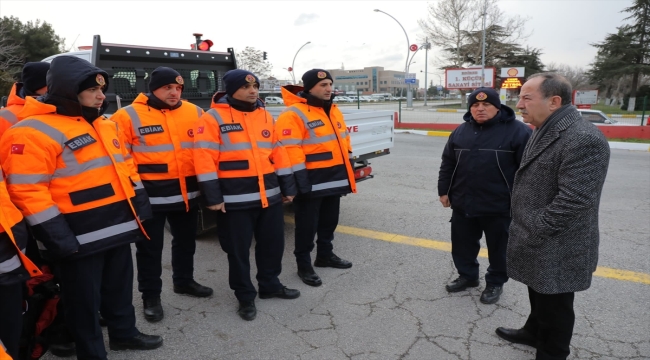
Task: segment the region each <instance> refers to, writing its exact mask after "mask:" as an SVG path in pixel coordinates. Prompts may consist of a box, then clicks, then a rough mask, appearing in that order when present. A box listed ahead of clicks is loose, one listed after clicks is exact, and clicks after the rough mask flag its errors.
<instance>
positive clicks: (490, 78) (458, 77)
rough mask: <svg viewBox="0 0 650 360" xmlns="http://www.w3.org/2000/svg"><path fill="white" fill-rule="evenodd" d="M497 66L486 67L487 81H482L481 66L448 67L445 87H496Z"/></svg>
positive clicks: (451, 88) (450, 88)
mask: <svg viewBox="0 0 650 360" xmlns="http://www.w3.org/2000/svg"><path fill="white" fill-rule="evenodd" d="M495 75H496V74H495V68H493V67H486V68H485V81H484V82H483V83H481V68H478V69H477V68H472V69H447V70H445V88H447V89H449V90H453V89H476V88H478V87H481V86H484V87H491V88H493V87H494V80H495Z"/></svg>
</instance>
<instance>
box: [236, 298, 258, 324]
mask: <svg viewBox="0 0 650 360" xmlns="http://www.w3.org/2000/svg"><path fill="white" fill-rule="evenodd" d="M237 314H238V315H239V316H240V317H241V318H242V319H244V320H246V321H251V320H255V317H256V316H257V308H256V307H255V302H254V301H240V302H239V309H238V310H237Z"/></svg>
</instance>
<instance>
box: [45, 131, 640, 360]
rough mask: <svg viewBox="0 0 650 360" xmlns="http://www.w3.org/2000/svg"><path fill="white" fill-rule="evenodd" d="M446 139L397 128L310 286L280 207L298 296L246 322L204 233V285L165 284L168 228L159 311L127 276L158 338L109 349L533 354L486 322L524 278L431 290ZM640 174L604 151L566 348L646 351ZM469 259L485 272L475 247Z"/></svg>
mask: <svg viewBox="0 0 650 360" xmlns="http://www.w3.org/2000/svg"><path fill="white" fill-rule="evenodd" d="M445 141H446V138H436V137H426V136H419V135H412V134H398V135H396V145H395V148H394V149H393V153H392V154H391V155H389V156H385V157H382V158H378V159H375V160H374V161H372V166H373V169H374V173H375V174H376V177H375V178H374V179H372V180H368V181H365V182H361V183H360V184H359V185H358V188H359V193H358V194H354V195H350V196H346V197H344V198H343V199H342V204H341V219H340V226H339V229H338V230H337V234H336V239H335V243H334V250H335V252H336V253H337V254H338V255H340V256H341V257H343V258H346V259H349V260H351V261H352V262H353V263H354V266H353V267H352V268H351V269H347V270H338V269H318V268H317V272H318V273H319V275H320V276H321V277H322V279H323V285H322V286H321V287H318V288H312V287H309V286H307V285H304V284H303V283H302V282H301V281H300V280H299V279H298V277H297V275H296V265H295V262H294V259H293V255H292V251H293V238H294V237H293V224H292V223H291V222H290V221H291V219H292V217H291V213H290V211H287V220H288V221H287V223H286V224H285V237H286V244H287V245H286V248H285V257H284V260H283V268H284V270H283V273H282V274H281V276H280V279H281V281H282V282H283V283H284V284H285V285H286V286H288V287H291V288H298V289H300V291H301V292H302V296H301V297H300V298H298V299H295V300H280V299H269V300H260V299H258V300H257V301H256V304H257V308H258V316H257V319H256V320H254V321H252V322H246V321H243V320H241V319H240V318H239V316H238V315H237V314H236V310H237V301H236V299H235V297H234V295H233V292H232V291H231V290H230V289H229V287H228V280H227V279H228V266H227V259H226V256H225V254H224V253H223V251H221V249H220V247H219V243H218V241H217V239H216V235H215V233H214V232H210V233H207V234H205V235H203V236H202V237H201V238H200V239H199V240H198V244H197V253H196V257H195V267H196V270H195V277H196V279H197V281H199V282H200V283H202V284H205V285H208V286H211V287H213V288H214V289H215V294H214V295H213V296H212V297H211V298H208V299H196V298H191V297H185V296H179V295H176V294H174V293H173V292H172V290H171V265H170V251H169V250H170V246H169V245H168V244H169V241H170V236H169V234H168V235H167V239H166V240H167V244H166V249H165V252H164V256H163V262H164V270H163V283H164V284H163V286H164V288H163V307H164V310H165V318H164V319H163V320H162V321H161V322H159V323H155V324H150V323H147V322H146V321H145V320H144V318H143V316H142V304H141V301H140V299H139V293H138V292H137V285H135V286H134V305H135V307H136V314H137V318H138V327H139V329H140V330H141V331H143V332H145V333H149V334H160V335H162V336H163V337H164V341H165V343H164V345H163V347H162V348H160V349H157V350H153V351H146V352H134V351H122V352H109V358H110V359H324V360H325V359H326V360H333V359H357V360H361V359H475V360H479V359H485V360H494V359H513V360H514V359H534V350H533V349H532V348H530V347H526V346H523V345H511V344H509V343H507V342H505V341H503V340H501V339H500V338H498V337H497V336H496V335H495V333H494V330H495V329H496V328H497V327H498V326H507V327H520V326H522V325H523V324H524V322H525V319H526V316H527V314H528V311H529V305H528V296H527V292H526V287H525V286H524V285H523V284H521V283H517V282H514V281H510V282H508V283H507V284H506V286H505V288H504V294H503V295H502V297H501V300H500V301H499V302H498V303H497V304H496V305H484V304H481V303H480V302H479V296H480V293H481V291H482V290H483V288H484V282H483V279H481V282H482V284H481V286H480V287H479V288H477V289H472V290H469V291H466V292H461V293H456V294H448V293H447V292H446V291H445V289H444V285H445V283H447V282H448V281H450V280H452V279H453V278H454V277H455V276H456V272H455V269H454V266H453V263H452V261H451V255H450V254H449V252H448V250H446V249H448V247H449V237H450V225H449V222H448V221H449V218H450V215H451V211H450V210H449V209H443V208H442V207H441V206H440V204H439V203H438V201H437V191H436V179H437V170H438V167H439V165H440V154H441V152H442V147H443V145H444V142H445ZM648 180H650V153H647V152H631V151H624V150H613V151H612V157H611V163H610V168H609V174H608V176H607V180H606V184H605V189H604V192H603V197H602V202H601V211H600V214H601V217H600V230H601V246H600V262H599V265H600V266H601V268H599V271H598V274H599V276H596V277H594V281H593V284H592V287H591V288H590V289H589V290H587V291H584V292H580V293H578V294H576V299H575V309H576V324H575V330H574V337H573V341H572V349H571V352H572V355H571V357H570V358H571V359H649V358H650V335H648V334H649V333H650V239H649V234H650V225H649V224H650V223H649V221H648V219H649V218H650V186H649V184H648ZM483 246H485V245H483ZM479 261H480V263H481V273H482V274H484V272H485V268H486V267H487V259H485V258H480V259H479ZM251 262H252V264H254V260H253V258H251ZM253 266H254V265H253ZM626 271H627V272H626ZM254 273H255V272H254V270H253V276H254ZM104 332H105V333H106V331H104ZM107 344H108V343H107ZM54 358H55V357H53V356H52V355H49V354H48V355H46V357H45V359H54Z"/></svg>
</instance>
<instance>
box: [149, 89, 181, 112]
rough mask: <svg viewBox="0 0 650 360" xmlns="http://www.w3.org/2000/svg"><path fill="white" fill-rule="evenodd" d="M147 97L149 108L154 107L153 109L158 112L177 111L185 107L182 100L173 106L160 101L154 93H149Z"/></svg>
mask: <svg viewBox="0 0 650 360" xmlns="http://www.w3.org/2000/svg"><path fill="white" fill-rule="evenodd" d="M145 96H146V97H147V105H148V106H149V107H152V108H154V109H156V110H176V109H178V108H179V107H181V105H183V101H182V100H180V99H179V100H178V102H177V103H176V105H174V106H171V105H169V104H167V103H166V102H164V101H162V100H160V99H158V98H157V97H156V96H155V95H154V94H152V93H147V94H146V95H145Z"/></svg>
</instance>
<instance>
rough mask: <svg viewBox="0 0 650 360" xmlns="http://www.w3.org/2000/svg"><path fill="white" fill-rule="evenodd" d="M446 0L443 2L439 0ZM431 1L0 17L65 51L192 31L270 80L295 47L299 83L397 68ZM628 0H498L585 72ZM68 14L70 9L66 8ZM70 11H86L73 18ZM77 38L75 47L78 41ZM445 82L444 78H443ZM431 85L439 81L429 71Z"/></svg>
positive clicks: (24, 8)
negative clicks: (262, 56) (258, 53)
mask: <svg viewBox="0 0 650 360" xmlns="http://www.w3.org/2000/svg"><path fill="white" fill-rule="evenodd" d="M439 1H444V0H439ZM435 2H436V1H404V0H400V1H396V0H394V1H338V0H332V1H308V0H302V1H247V0H238V1H207V0H205V1H189V0H188V1H168V0H156V1H154V0H146V1H143V0H130V1H123V0H112V1H83V0H76V1H58V0H47V1H35V0H0V16H16V17H18V18H19V19H20V20H21V21H22V22H26V21H29V20H36V19H41V20H44V21H47V22H49V23H50V24H52V26H53V27H54V29H55V31H56V32H57V34H59V35H60V36H62V37H64V38H65V39H66V41H65V43H66V47H67V48H70V47H71V46H73V42H74V46H81V45H91V44H92V37H93V35H95V34H99V35H101V36H102V41H103V42H110V43H120V44H131V45H150V46H162V47H173V48H189V44H190V43H192V42H193V40H194V38H193V36H192V33H194V32H200V33H203V34H204V37H203V38H204V39H211V40H213V41H214V46H213V47H212V49H213V50H217V51H225V49H226V48H228V47H234V48H235V50H237V51H239V50H242V49H243V48H244V47H246V46H252V47H254V48H256V49H258V50H262V51H266V52H267V53H268V59H269V61H270V62H271V64H272V65H273V74H274V75H275V76H276V77H279V78H282V79H289V78H290V76H289V74H288V72H287V70H285V68H287V67H289V66H291V62H292V60H293V58H294V56H295V55H296V51H298V49H299V48H300V47H301V46H302V45H303V44H305V43H306V42H308V41H310V42H311V43H310V44H309V45H307V46H305V47H304V48H303V49H302V50H301V51H300V53H299V54H298V56H297V58H296V62H295V71H296V78H299V77H300V76H301V75H302V73H303V72H305V71H307V70H309V69H310V68H315V67H318V68H326V69H332V68H341V66H344V67H345V69H348V70H350V69H358V68H362V67H364V66H383V67H384V68H386V69H388V70H402V69H404V64H405V59H406V53H407V42H406V36H405V35H404V32H403V31H402V29H401V28H400V26H399V25H398V23H397V22H395V20H393V19H391V18H390V17H388V16H386V15H385V14H382V13H378V12H373V9H380V10H382V11H385V12H386V13H389V14H390V15H392V16H393V17H395V18H396V19H397V20H398V21H399V22H400V23H401V24H402V26H403V27H404V29H405V30H406V32H407V34H408V37H409V41H410V43H416V40H417V39H418V38H419V37H421V36H422V35H423V32H422V30H421V29H420V27H419V26H418V23H417V21H418V20H419V19H423V18H426V16H427V7H428V6H429V5H430V4H433V3H435ZM631 3H632V0H501V1H500V2H499V4H500V5H499V6H500V7H501V9H502V10H503V11H504V12H505V13H506V14H508V15H520V16H522V17H525V18H527V19H528V21H527V24H526V30H527V31H529V32H532V35H531V36H530V38H529V39H528V40H527V41H526V42H525V43H524V44H522V45H529V46H531V47H536V48H541V49H542V51H543V55H542V61H543V62H544V63H550V62H555V63H564V64H568V65H572V66H582V67H588V66H589V64H590V63H591V62H592V61H593V58H594V56H595V54H596V51H595V48H593V47H592V46H590V45H589V44H591V43H595V42H600V41H602V40H603V39H604V37H605V36H606V34H608V33H612V32H615V31H616V27H617V26H620V25H622V24H623V18H625V17H626V14H622V13H620V11H621V10H622V9H623V8H625V7H627V6H629V5H630V4H631ZM73 9H74V10H73ZM72 13H77V14H85V15H83V16H72V15H71V14H72ZM75 39H76V42H75ZM436 52H437V50H436V49H432V50H431V51H430V52H429V60H430V61H429V70H428V71H429V72H431V73H437V74H442V72H440V71H439V70H437V69H436V66H435V65H436V64H434V63H433V62H432V59H433V58H434V57H435V53H436ZM424 66H425V54H424V51H420V52H418V53H417V54H416V56H415V58H414V59H413V63H412V65H411V67H410V72H414V73H417V75H418V78H419V79H420V81H421V84H423V82H422V81H424V73H423V72H420V71H422V70H424ZM443 78H444V76H443ZM429 79H433V80H434V82H437V79H438V77H437V76H436V75H429Z"/></svg>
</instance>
